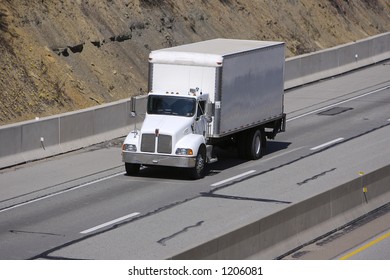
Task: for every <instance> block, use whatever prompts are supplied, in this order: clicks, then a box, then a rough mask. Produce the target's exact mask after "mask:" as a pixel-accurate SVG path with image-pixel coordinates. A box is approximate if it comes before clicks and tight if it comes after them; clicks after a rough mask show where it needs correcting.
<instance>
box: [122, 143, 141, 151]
mask: <svg viewBox="0 0 390 280" xmlns="http://www.w3.org/2000/svg"><path fill="white" fill-rule="evenodd" d="M122 151H125V152H136V151H137V146H136V145H134V144H123V145H122Z"/></svg>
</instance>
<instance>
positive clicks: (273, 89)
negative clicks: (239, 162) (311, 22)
mask: <svg viewBox="0 0 390 280" xmlns="http://www.w3.org/2000/svg"><path fill="white" fill-rule="evenodd" d="M284 64H285V57H284V43H282V42H269V41H254V40H234V39H214V40H208V41H202V42H198V43H193V44H188V45H182V46H177V47H172V48H166V49H161V50H156V51H152V52H151V53H150V56H149V80H148V87H149V88H148V96H147V105H146V107H147V108H146V114H145V118H144V121H143V124H142V127H141V129H140V130H138V129H135V130H134V131H131V132H130V133H129V135H128V136H127V137H126V139H125V141H124V143H123V146H122V160H123V162H124V163H125V168H126V172H127V174H129V175H131V174H136V173H138V171H139V169H140V166H141V165H144V166H172V167H182V168H186V169H188V170H189V171H190V173H189V174H190V175H191V177H193V178H194V179H198V178H202V177H203V176H204V175H205V165H206V164H207V163H209V162H213V161H214V160H216V158H215V157H214V152H213V151H214V148H215V147H216V146H218V145H222V144H226V143H227V142H230V143H234V144H235V145H236V146H237V149H238V152H239V154H240V155H241V156H242V157H244V158H247V159H250V160H256V159H259V158H260V157H261V156H262V155H263V154H264V152H265V147H266V138H270V139H273V138H274V137H275V136H276V134H277V133H279V132H281V131H284V130H285V123H286V115H285V114H284V112H283V100H284V99H283V95H284Z"/></svg>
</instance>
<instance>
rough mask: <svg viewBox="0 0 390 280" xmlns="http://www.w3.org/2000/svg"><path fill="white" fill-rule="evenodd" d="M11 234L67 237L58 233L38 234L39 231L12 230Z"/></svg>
mask: <svg viewBox="0 0 390 280" xmlns="http://www.w3.org/2000/svg"><path fill="white" fill-rule="evenodd" d="M9 232H10V233H15V234H19V233H30V234H31V233H32V234H39V235H51V236H61V237H65V235H63V234H58V233H50V232H38V231H24V230H12V229H11V230H10V231H9Z"/></svg>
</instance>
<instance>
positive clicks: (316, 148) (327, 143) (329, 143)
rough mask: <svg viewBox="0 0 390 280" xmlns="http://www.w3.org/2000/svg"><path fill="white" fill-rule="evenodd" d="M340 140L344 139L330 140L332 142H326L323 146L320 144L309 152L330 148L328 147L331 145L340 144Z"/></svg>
mask: <svg viewBox="0 0 390 280" xmlns="http://www.w3.org/2000/svg"><path fill="white" fill-rule="evenodd" d="M342 140H344V138H342V137H340V138H337V139H334V140H332V141H329V142H326V143H324V144H321V145H319V146H316V147H313V148H311V149H310V150H311V151H315V150H318V149H321V148H324V147H326V146H330V145H332V144H334V143H337V142H340V141H342Z"/></svg>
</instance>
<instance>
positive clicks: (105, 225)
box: [80, 212, 140, 234]
mask: <svg viewBox="0 0 390 280" xmlns="http://www.w3.org/2000/svg"><path fill="white" fill-rule="evenodd" d="M139 214H140V213H138V212H134V213H131V214H129V215H126V216H123V217H120V218H118V219H115V220H112V221H109V222H107V223H104V224H101V225H98V226H96V227H92V228H89V229H86V230H83V231H82V232H80V233H81V234H87V233H90V232H93V231H96V230H98V229H101V228H104V227H107V226H110V225H113V224H115V223H118V222H121V221H123V220H126V219H129V218H132V217H135V216H138V215H139Z"/></svg>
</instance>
